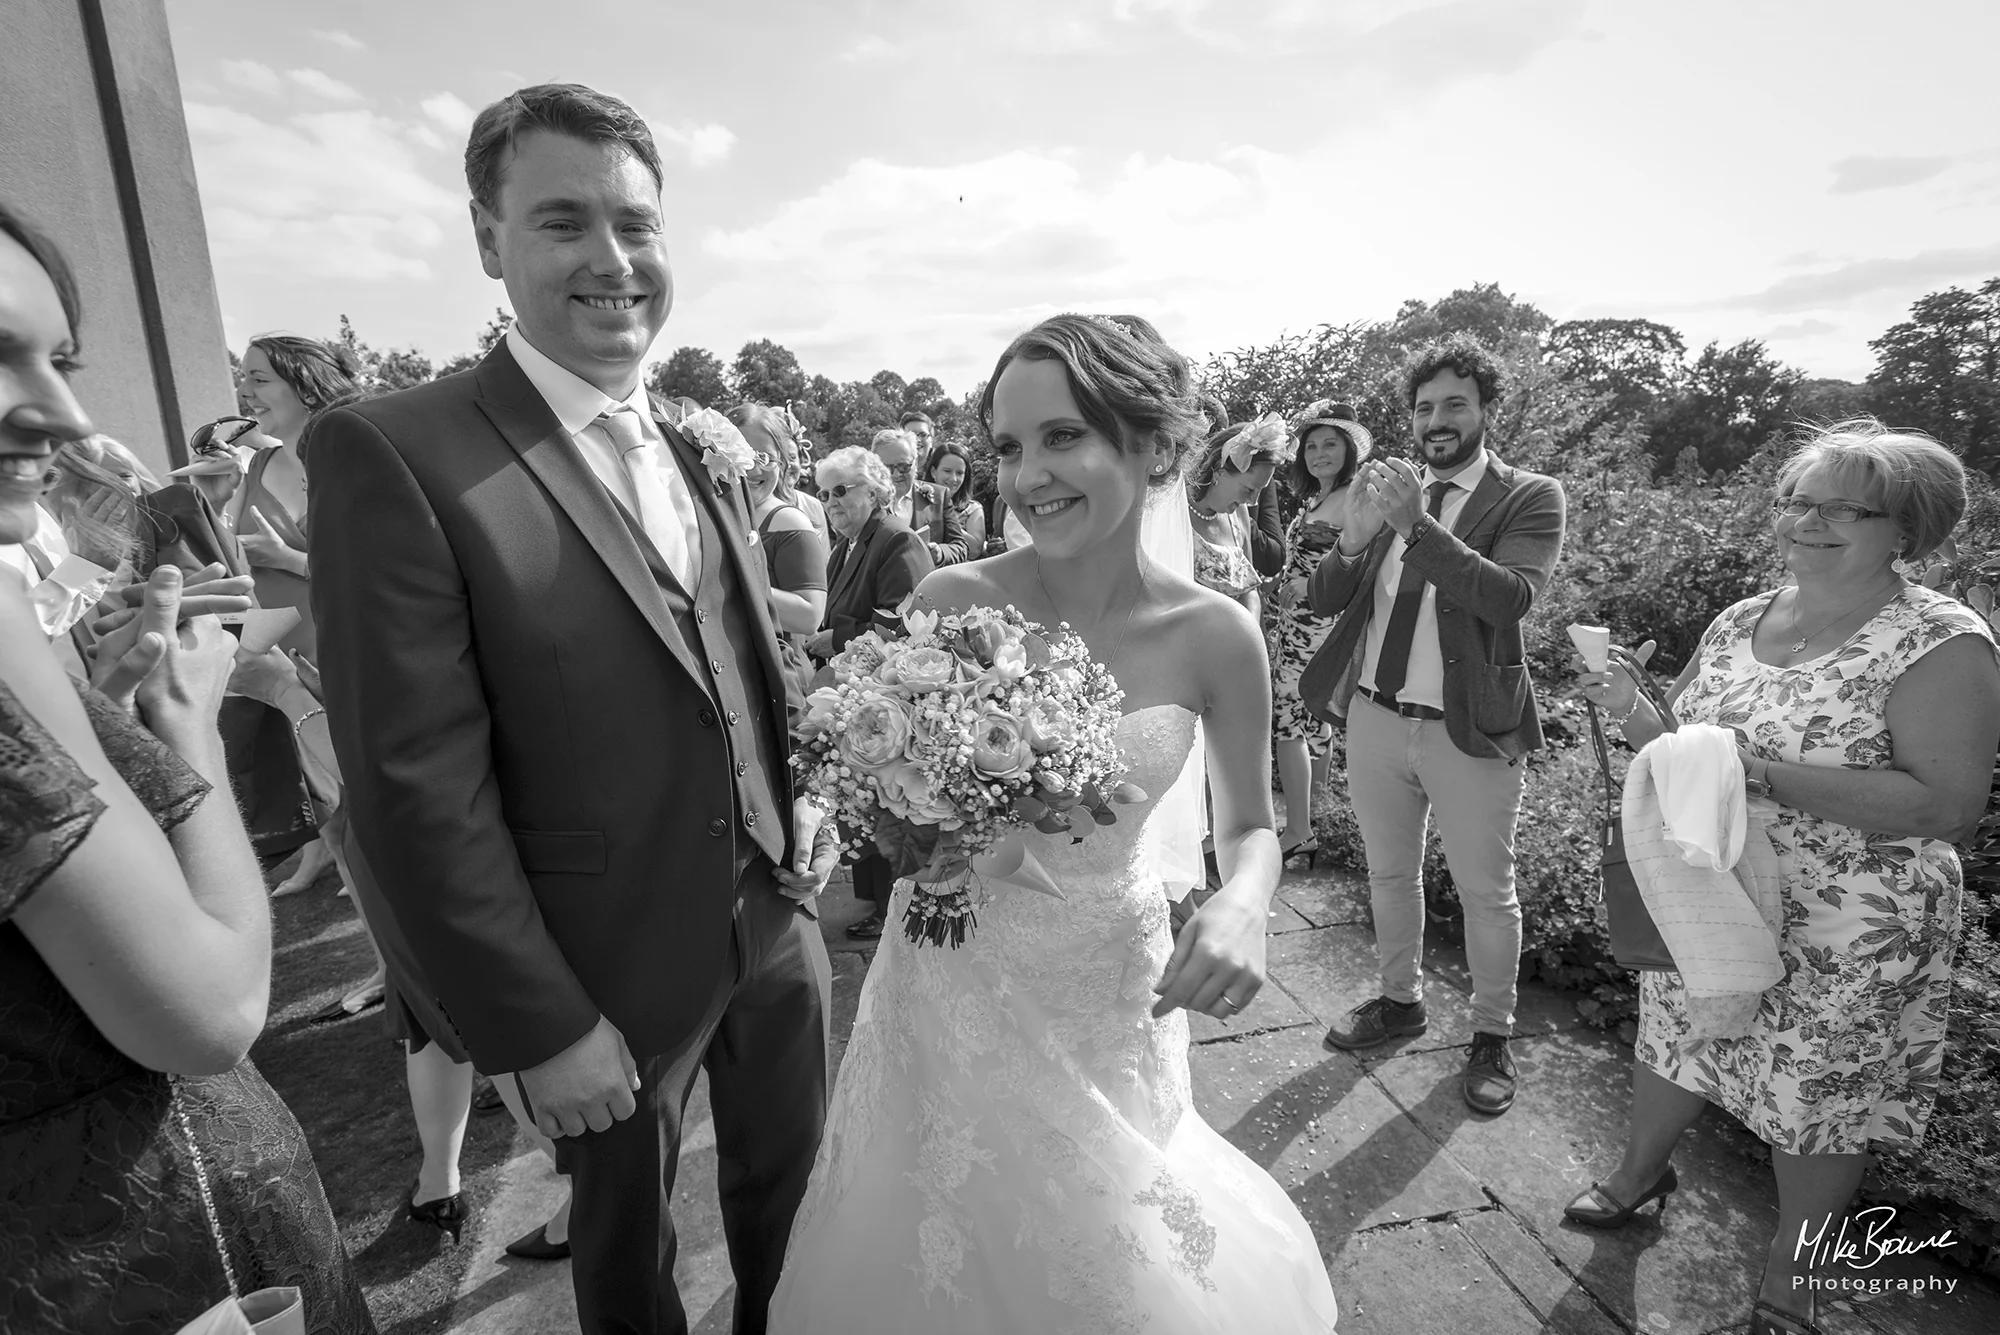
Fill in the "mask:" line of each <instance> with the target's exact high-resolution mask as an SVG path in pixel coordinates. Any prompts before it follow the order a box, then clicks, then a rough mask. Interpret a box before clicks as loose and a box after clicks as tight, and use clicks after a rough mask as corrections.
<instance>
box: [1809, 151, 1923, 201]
mask: <svg viewBox="0 0 2000 1335" xmlns="http://www.w3.org/2000/svg"><path fill="white" fill-rule="evenodd" d="M1951 162H1952V160H1951V159H1950V158H1948V157H1947V158H1869V157H1853V158H1842V159H1841V160H1840V161H1838V162H1836V163H1834V164H1833V184H1832V185H1831V186H1829V187H1827V190H1828V193H1829V194H1835V195H1858V194H1860V193H1862V192H1863V191H1865V190H1893V189H1895V188H1896V187H1897V186H1903V185H1915V184H1917V183H1918V182H1919V181H1928V180H1930V179H1931V178H1932V177H1933V176H1936V175H1938V174H1939V173H1940V172H1942V171H1944V170H1945V169H1946V168H1947V167H1949V166H1951Z"/></svg>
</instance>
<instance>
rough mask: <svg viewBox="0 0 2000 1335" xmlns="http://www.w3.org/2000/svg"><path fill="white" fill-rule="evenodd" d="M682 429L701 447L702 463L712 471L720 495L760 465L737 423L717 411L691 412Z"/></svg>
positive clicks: (755, 453) (684, 418) (710, 473)
mask: <svg viewBox="0 0 2000 1335" xmlns="http://www.w3.org/2000/svg"><path fill="white" fill-rule="evenodd" d="M680 429H681V430H682V431H684V432H686V433H687V434H688V436H689V437H690V438H691V439H692V440H693V441H694V443H695V444H697V445H699V446H701V464H702V467H704V468H706V469H707V470H708V476H709V478H710V479H711V480H712V481H713V482H714V483H715V491H716V494H717V495H718V496H719V495H721V494H722V492H723V491H724V489H726V488H727V487H729V486H731V485H733V484H734V483H737V482H741V481H742V480H743V475H744V474H745V473H747V472H749V471H750V469H751V468H753V467H755V466H756V463H757V452H756V451H755V450H753V449H751V448H750V442H749V441H747V440H745V439H743V433H742V432H741V431H738V430H737V429H736V424H735V423H734V422H732V421H730V420H729V419H728V418H727V417H724V416H723V415H722V414H721V413H719V412H717V411H715V409H713V408H703V409H702V410H701V411H700V412H694V413H689V414H688V415H687V416H685V417H683V418H682V419H681V420H680Z"/></svg>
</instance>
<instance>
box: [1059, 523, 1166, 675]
mask: <svg viewBox="0 0 2000 1335" xmlns="http://www.w3.org/2000/svg"><path fill="white" fill-rule="evenodd" d="M1035 583H1037V584H1039V585H1041V586H1042V597H1044V598H1046V599H1048V603H1049V607H1050V608H1051V609H1052V610H1053V611H1054V612H1055V614H1056V620H1057V621H1058V622H1061V621H1063V620H1064V617H1063V614H1062V608H1061V607H1059V606H1057V605H1056V596H1055V595H1054V594H1052V593H1050V592H1049V585H1048V581H1047V580H1045V579H1043V578H1042V554H1041V553H1040V552H1036V553H1035ZM1145 590H1146V572H1145V571H1143V570H1142V571H1140V572H1139V589H1138V592H1137V593H1134V594H1133V596H1132V601H1131V602H1130V603H1129V604H1128V605H1127V606H1126V608H1125V620H1124V621H1123V622H1122V623H1120V625H1119V627H1118V643H1117V644H1116V645H1114V646H1113V647H1112V650H1111V657H1109V658H1107V659H1104V660H1103V663H1104V670H1105V671H1106V672H1109V671H1110V670H1111V665H1112V664H1113V663H1116V662H1117V661H1118V655H1120V654H1122V653H1124V652H1125V636H1126V635H1127V634H1128V633H1129V632H1130V631H1131V629H1132V613H1133V612H1135V611H1137V610H1138V607H1139V597H1138V594H1139V593H1144V592H1145ZM1072 633H1074V634H1075V636H1076V637H1077V638H1078V639H1082V638H1083V632H1082V631H1080V630H1079V631H1073V632H1072Z"/></svg>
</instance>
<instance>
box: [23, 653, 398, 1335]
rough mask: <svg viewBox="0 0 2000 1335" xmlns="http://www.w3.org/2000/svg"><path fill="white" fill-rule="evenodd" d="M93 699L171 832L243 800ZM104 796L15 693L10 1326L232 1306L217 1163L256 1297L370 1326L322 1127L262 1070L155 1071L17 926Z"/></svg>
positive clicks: (227, 1222)
mask: <svg viewBox="0 0 2000 1335" xmlns="http://www.w3.org/2000/svg"><path fill="white" fill-rule="evenodd" d="M84 703H85V707H86V709H87V710H88V712H89V714H90V720H91V724H92V726H93V727H94V728H95V730H96V732H97V736H98V740H99V741H100V742H101V743H102V744H103V746H104V751H105V754H106V756H107V757H108V758H109V759H110V761H111V763H112V765H113V767H114V768H116V769H117V771H118V773H119V776H120V777H121V778H123V779H124V780H125V782H126V784H127V786H129V787H130V788H131V789H132V791H133V792H134V793H136V794H137V795H138V797H139V799H140V800H141V801H142V802H144V803H145V804H146V807H147V809H148V810H150V811H151V812H152V813H153V817H154V819H155V820H157V821H158V822H159V823H160V825H161V826H162V827H163V828H172V827H173V826H174V825H177V824H179V823H180V822H181V821H183V820H185V819H187V817H188V816H190V815H192V814H193V812H194V811H195V809H196V808H197V807H199V806H200V805H201V803H202V801H203V800H204V799H206V800H208V801H218V800H220V801H227V800H228V794H226V793H225V794H221V795H219V796H218V795H216V794H213V793H210V792H209V787H208V785H207V784H206V783H205V782H203V781H202V779H201V777H200V776H199V775H197V774H196V773H195V772H194V771H193V770H191V769H189V768H188V767H187V766H186V765H185V764H183V763H182V762H181V760H180V757H178V756H176V755H175V754H174V753H173V752H171V751H169V750H168V749H167V748H166V747H164V746H162V745H161V744H160V743H159V742H158V741H156V740H154V738H153V736H152V734H151V733H148V732H146V731H145V730H143V729H142V728H140V727H139V725H138V724H136V723H134V722H133V721H132V720H131V718H130V717H129V716H127V715H126V714H125V713H124V712H123V711H121V710H120V709H119V708H118V707H117V706H116V705H113V704H111V703H110V702H109V701H108V700H106V699H105V698H104V697H103V696H101V695H87V696H85V697H84ZM94 786H95V784H94V781H93V780H91V779H90V778H89V777H88V776H87V775H85V774H84V772H83V771H82V770H81V769H80V768H78V766H77V764H76V762H75V761H74V760H72V759H71V758H70V756H69V753H68V752H66V751H64V750H63V749H62V747H61V745H60V744H58V743H57V742H56V740H55V738H54V737H52V736H50V734H49V733H48V731H47V730H46V729H44V728H43V727H42V726H41V724H40V723H39V722H37V721H36V720H35V719H34V718H33V717H32V716H31V715H29V714H28V713H27V711H26V710H24V709H23V708H22V707H21V706H20V704H19V702H18V701H16V700H15V698H14V696H13V694H12V692H10V691H8V690H7V688H6V687H5V686H0V1331H5V1332H7V1335H32V1333H36V1332H57V1331H61V1332H72V1331H75V1332H86V1331H87V1332H89V1333H90V1335H162V1333H164V1332H172V1331H176V1330H178V1329H180V1327H181V1326H182V1325H184V1324H185V1323H187V1322H189V1321H192V1320H193V1319H194V1318H195V1317H197V1316H199V1315H200V1314H201V1313H202V1312H204V1311H206V1310H207V1309H208V1308H209V1307H211V1306H213V1305H214V1304H215V1303H217V1302H219V1301H221V1300H222V1299H223V1298H225V1297H227V1296H228V1293H229V1288H228V1281H227V1279H226V1278H225V1276H224V1273H223V1269H222V1261H221V1259H220V1258H219V1257H218V1256H217V1254H216V1244H215V1240H214V1237H213V1234H212V1233H211V1231H210V1229H209V1226H208V1221H207V1217H206V1214H205V1213H204V1211H203V1209H202V1203H201V1197H200V1194H199V1184H198V1181H197V1178H196V1175H195V1171H194V1165H193V1163H192V1162H191V1160H190V1157H189V1156H190V1155H191V1154H200V1155H201V1156H202V1163H203V1167H204V1168H205V1170H206V1172H207V1174H208V1179H209V1184H210V1187H211V1188H212V1190H213V1193H214V1201H215V1210H216V1215H217V1217H218V1221H219V1223H220V1225H221V1229H222V1232H223V1235H224V1236H225V1237H226V1238H227V1240H228V1244H229V1251H230V1261H231V1263H232V1265H233V1266H234V1268H235V1271H236V1277H237V1280H238V1282H239V1285H240V1287H241V1289H242V1291H243V1292H245V1293H249V1292H252V1291H254V1290H257V1289H261V1288H267V1287H274V1286H286V1285H295V1286H297V1287H298V1288H300V1289H301V1290H302V1291H303V1292H304V1296H305V1315H306V1329H307V1330H308V1331H309V1332H311V1333H312V1335H364V1333H365V1332H372V1331H373V1330H374V1329H375V1326H374V1323H373V1322H372V1321H370V1319H369V1316H368V1308H367V1306H366V1305H365V1304H364V1303H363V1301H362V1297H361V1290H360V1289H359V1288H358V1287H357V1286H356V1284H355V1282H354V1276H353V1272H352V1270H351V1269H350V1267H349V1265H348V1261H347V1253H346V1252H345V1251H344V1250H343V1249H342V1247H341V1243H340V1235H339V1233H338V1231H337V1230H336V1229H335V1227H334V1222H333V1212H332V1211H331V1210H329V1209H328V1208H327V1203H326V1193H325V1192H324V1191H323V1190H322V1189H321V1187H320V1180H319V1174H318V1173H317V1172H316V1171H314V1168H313V1161H312V1152H311V1151H310V1150H309V1149H308V1148H307V1147H306V1139H305V1133H304V1132H302V1131H301V1130H300V1129H299V1124H298V1122H297V1121H295V1120H293V1117H292V1114H291V1111H290V1109H288V1108H286V1107H285V1105H284V1102H283V1101H282V1100H281V1099H279V1097H278V1095H277V1093H276V1092H275V1091H273V1090H272V1088H271V1087H270V1086H269V1085H267V1084H265V1083H264V1078H263V1077H262V1076H260V1075H258V1074H257V1068H256V1067H254V1066H252V1065H251V1064H250V1063H249V1062H248V1061H245V1062H243V1063H242V1064H241V1065H239V1066H237V1068H236V1069H235V1070H233V1071H230V1072H228V1073H227V1074H225V1075H218V1076H204V1077H200V1078H183V1077H178V1076H167V1075H161V1074H160V1073H159V1072H157V1071H149V1070H147V1069H145V1068H144V1067H142V1066H139V1065H137V1064H136V1063H134V1062H133V1061H132V1060H131V1059H130V1058H128V1057H126V1056H125V1055H124V1054H123V1053H121V1052H119V1051H118V1049H116V1048H114V1047H112V1046H111V1044H110V1042H109V1041H108V1040H107V1039H106V1038H105V1037H104V1035H102V1034H101V1033H99V1032H98V1031H97V1027H96V1026H95V1025H93V1024H92V1023H91V1022H90V1019H89V1017H88V1016H86V1015H85V1014H84V1013H83V1011H82V1010H81V1009H80V1008H79V1007H78V1006H77V1004H76V1002H75V1000H74V999H73V998H71V996H70V994H69V993H68V992H66V991H65V990H64V989H63V985H62V983H61V982H59V981H58V980H57V979H56V976H55V975H54V974H53V973H51V972H49V968H48V966H47V965H46V964H44V963H43V962H42V957H41V956H40V955H39V954H37V953H36V951H35V948H34V947H33V946H32V945H30V944H29V943H28V939H27V938H26V937H25V936H23V935H22V934H21V931H20V929H19V928H18V927H16V926H14V924H13V923H12V922H11V921H10V919H11V918H12V917H13V915H14V913H15V910H17V909H18V908H19V907H20V906H21V905H22V904H23V903H25V902H27V900H28V899H29V898H30V897H31V896H33V895H36V894H40V893H52V892H50V891H49V890H48V889H47V887H46V886H45V885H44V882H45V881H46V880H47V879H48V877H49V875H50V873H52V872H54V871H55V870H56V868H58V867H59V866H61V865H62V863H63V861H64V859H66V858H67V857H68V856H69V855H70V853H71V852H72V851H74V849H75V848H76V846H77V845H78V844H80V843H82V842H83V840H84V838H85V836H87V835H88V834H89V833H90V830H91V827H92V826H94V825H95V824H96V823H97V820H98V817H100V816H101V815H102V814H103V813H104V803H103V801H102V800H101V799H100V798H99V797H98V796H97V795H96V794H95V793H94V792H93V791H92V789H93V788H94ZM183 1118H185V1122H183ZM183 1127H185V1128H186V1130H184V1129H183ZM186 1131H192V1132H193V1141H192V1143H190V1141H189V1139H188V1136H187V1134H186Z"/></svg>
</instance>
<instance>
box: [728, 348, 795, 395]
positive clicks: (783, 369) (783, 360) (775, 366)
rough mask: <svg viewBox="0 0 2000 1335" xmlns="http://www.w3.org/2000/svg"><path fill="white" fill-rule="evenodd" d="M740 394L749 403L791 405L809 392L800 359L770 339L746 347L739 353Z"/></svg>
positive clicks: (737, 388) (738, 392)
mask: <svg viewBox="0 0 2000 1335" xmlns="http://www.w3.org/2000/svg"><path fill="white" fill-rule="evenodd" d="M733 369H734V371H735V373H736V392H737V394H739V395H740V396H742V398H743V401H744V402H746V403H768V404H771V405H772V406H774V407H775V406H777V405H779V404H784V403H790V402H791V401H792V400H793V399H796V398H798V397H799V396H801V395H802V394H804V393H805V390H806V373H805V371H804V370H802V369H801V368H800V366H799V359H798V358H797V357H794V356H793V355H792V354H791V352H790V351H789V350H788V349H786V348H784V347H781V346H779V345H778V344H776V343H773V342H772V341H771V340H770V339H768V338H760V339H755V340H753V341H751V342H749V343H745V344H744V345H743V349H742V351H740V352H738V353H737V354H736V364H735V366H734V368H733Z"/></svg>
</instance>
